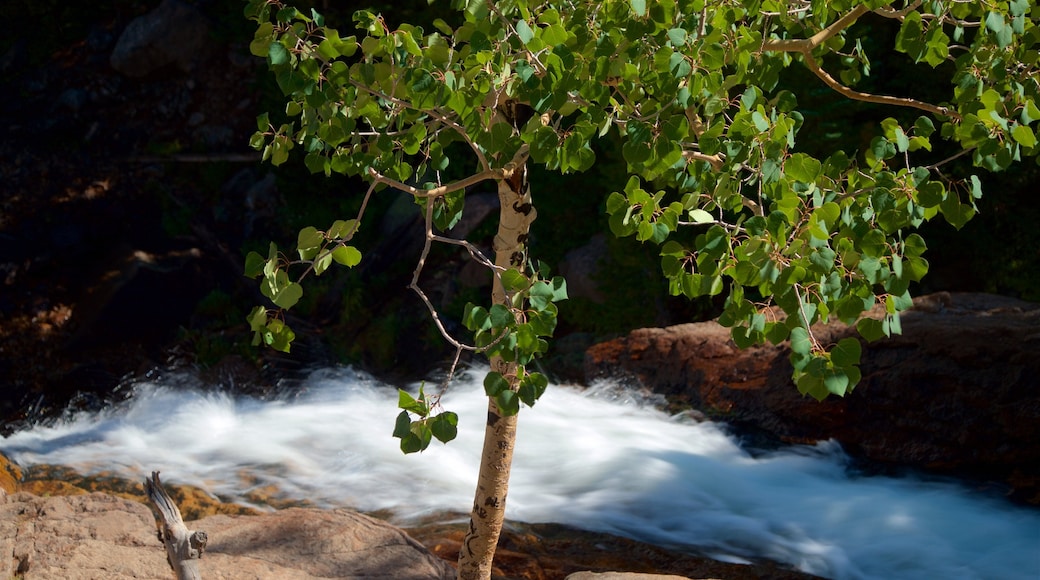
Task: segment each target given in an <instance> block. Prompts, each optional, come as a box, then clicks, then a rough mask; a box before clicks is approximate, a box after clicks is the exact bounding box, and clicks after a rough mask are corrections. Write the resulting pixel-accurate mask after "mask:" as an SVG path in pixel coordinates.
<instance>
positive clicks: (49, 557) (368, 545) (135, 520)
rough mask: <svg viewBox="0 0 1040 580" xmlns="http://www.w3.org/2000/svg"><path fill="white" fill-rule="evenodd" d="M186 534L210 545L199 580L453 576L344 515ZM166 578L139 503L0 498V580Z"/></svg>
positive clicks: (234, 521)
mask: <svg viewBox="0 0 1040 580" xmlns="http://www.w3.org/2000/svg"><path fill="white" fill-rule="evenodd" d="M191 527H192V528H193V529H197V530H203V531H205V532H206V533H207V534H208V535H209V545H208V547H207V551H206V553H205V555H204V557H203V558H202V574H203V577H204V578H207V580H211V579H240V578H256V579H271V580H276V579H277V580H283V579H300V580H304V579H312V578H341V579H347V578H350V579H361V578H364V579H366V580H375V579H378V578H386V579H390V578H395V579H398V578H401V579H407V578H414V579H416V580H419V579H422V580H429V579H436V578H444V579H448V578H454V576H455V574H454V571H453V570H452V568H451V566H450V565H448V564H447V563H445V562H443V561H441V560H439V559H438V558H437V557H436V556H433V555H432V554H430V553H429V552H428V551H427V550H426V549H425V548H423V547H422V545H420V544H419V543H417V542H416V541H415V540H413V539H411V538H410V537H408V536H407V535H406V534H405V533H404V532H402V531H401V530H399V529H397V528H395V527H393V526H391V525H389V524H387V523H385V522H382V521H380V520H376V519H373V518H371V517H368V516H365V515H362V514H358V513H355V512H350V511H346V510H333V511H322V510H317V509H301V508H293V509H287V510H283V511H280V512H275V513H271V514H264V515H259V516H211V517H209V518H205V519H202V520H199V521H197V522H193V523H192V524H191ZM172 574H173V573H172V571H171V570H170V567H169V565H168V564H167V563H166V553H165V551H164V550H163V548H162V544H161V543H160V541H159V539H158V537H157V535H156V525H155V519H154V517H153V516H152V513H151V511H150V510H149V509H148V508H147V507H146V506H145V505H143V504H141V503H137V502H133V501H130V500H126V499H122V498H117V497H114V496H110V495H105V494H101V493H93V494H89V495H77V496H64V497H48V498H43V497H38V496H35V495H31V494H28V493H17V494H14V495H11V496H4V495H0V578H12V577H18V578H23V579H24V580H51V579H54V580H59V579H60V580H94V579H97V578H105V579H107V580H119V579H124V578H125V579H130V578H137V579H140V578H154V579H157V580H158V579H163V580H166V579H168V578H171V577H172ZM16 575H19V576H16Z"/></svg>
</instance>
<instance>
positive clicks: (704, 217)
mask: <svg viewBox="0 0 1040 580" xmlns="http://www.w3.org/2000/svg"><path fill="white" fill-rule="evenodd" d="M690 219H691V220H693V222H694V223H697V224H707V223H714V222H715V216H713V215H711V214H710V213H708V212H706V211H704V210H703V209H691V210H690Z"/></svg>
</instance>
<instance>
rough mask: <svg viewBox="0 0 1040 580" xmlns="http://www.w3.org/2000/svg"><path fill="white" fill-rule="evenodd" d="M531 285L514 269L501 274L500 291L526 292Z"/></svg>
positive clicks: (525, 277)
mask: <svg viewBox="0 0 1040 580" xmlns="http://www.w3.org/2000/svg"><path fill="white" fill-rule="evenodd" d="M530 284H531V281H530V280H528V279H527V276H524V275H523V274H521V273H520V271H519V270H517V269H516V268H510V269H508V270H506V271H505V272H502V289H503V290H505V291H506V292H518V291H521V290H526V289H527V287H528V286H529V285H530Z"/></svg>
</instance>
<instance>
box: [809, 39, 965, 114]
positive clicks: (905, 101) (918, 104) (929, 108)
mask: <svg viewBox="0 0 1040 580" xmlns="http://www.w3.org/2000/svg"><path fill="white" fill-rule="evenodd" d="M802 56H803V57H805V66H807V67H809V70H811V71H812V72H813V74H815V75H816V76H817V77H819V78H820V80H822V81H823V82H824V83H825V84H826V85H827V86H829V87H830V88H832V89H834V90H835V91H837V92H838V93H840V94H841V95H843V96H845V97H848V98H850V99H852V100H855V101H864V102H867V103H877V104H881V105H895V106H897V107H911V108H914V109H918V110H921V111H925V112H928V113H931V114H933V115H937V116H941V117H953V118H955V119H960V115H958V114H957V113H956V112H955V111H951V110H950V109H949V108H948V107H939V106H936V105H933V104H931V103H925V102H923V101H918V100H917V99H911V98H908V97H890V96H887V95H872V94H870V93H864V92H860V91H857V90H854V89H850V88H849V87H847V86H845V85H843V84H841V83H839V82H838V81H836V80H835V79H834V77H832V76H831V75H830V74H828V73H827V71H825V70H823V69H822V68H820V65H819V64H818V63H817V62H816V59H815V58H814V57H813V55H812V54H811V53H809V52H804V53H802Z"/></svg>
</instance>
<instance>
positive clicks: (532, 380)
mask: <svg viewBox="0 0 1040 580" xmlns="http://www.w3.org/2000/svg"><path fill="white" fill-rule="evenodd" d="M548 386H549V379H548V378H547V377H546V376H545V375H543V374H542V373H530V374H528V375H526V376H525V377H524V378H523V379H522V380H521V381H520V388H519V389H518V391H517V394H518V395H519V397H520V400H521V401H523V402H524V404H525V405H527V406H528V407H533V406H534V404H535V401H537V400H538V399H539V398H540V397H541V396H542V395H543V394H544V393H545V389H546V388H547V387H548Z"/></svg>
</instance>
